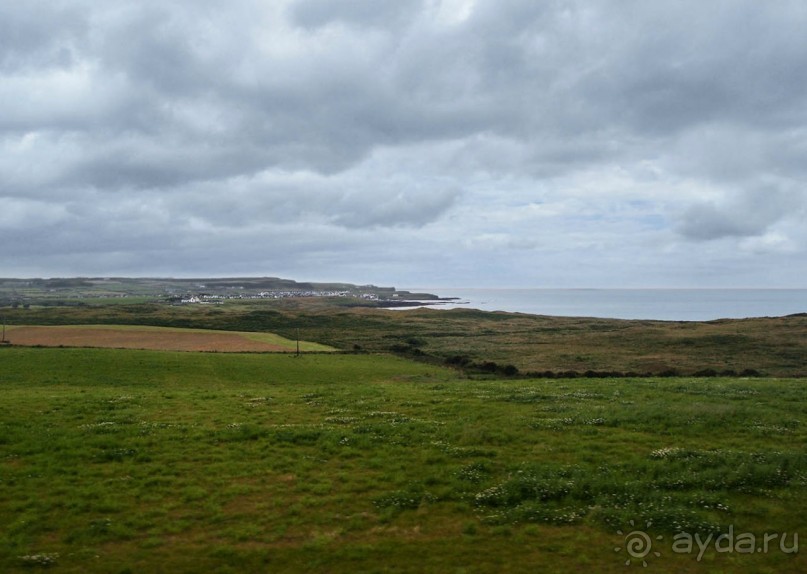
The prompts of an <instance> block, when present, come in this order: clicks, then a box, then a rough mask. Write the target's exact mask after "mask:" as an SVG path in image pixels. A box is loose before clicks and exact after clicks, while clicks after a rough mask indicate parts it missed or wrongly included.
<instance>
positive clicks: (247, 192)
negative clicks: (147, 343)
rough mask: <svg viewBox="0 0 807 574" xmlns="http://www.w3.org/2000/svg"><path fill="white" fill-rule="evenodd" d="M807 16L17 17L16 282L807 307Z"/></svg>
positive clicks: (785, 8)
mask: <svg viewBox="0 0 807 574" xmlns="http://www.w3.org/2000/svg"><path fill="white" fill-rule="evenodd" d="M805 30H807V3H805V2H803V0H794V1H787V0H781V1H776V2H759V1H758V0H747V1H743V0H726V1H720V0H714V1H710V2H702V1H694V0H693V1H686V0H675V1H664V0H659V1H653V2H648V1H644V0H618V1H617V0H613V1H610V2H609V1H604V0H596V1H594V0H590V1H585V0H580V1H564V0H556V1H545V2H544V1H542V2H536V1H534V0H396V1H395V2H379V1H378V0H341V1H339V0H284V1H278V0H273V1H272V2H263V1H257V0H255V1H251V0H230V1H229V2H226V3H222V2H212V1H204V0H193V1H191V0H180V1H175V2H165V1H164V0H160V1H150V0H140V1H138V2H122V1H116V0H105V1H103V2H98V1H96V0H71V1H59V0H47V1H44V0H41V1H40V0H27V1H25V2H4V3H2V4H0V245H1V246H2V248H0V275H3V276H58V275H62V276H65V275H67V276H75V275H171V276H215V275H219V276H220V275H278V276H285V277H290V278H295V279H299V280H326V281H327V280H341V281H350V282H356V283H364V282H374V283H379V284H385V285H388V284H394V285H397V286H399V287H406V286H535V287H555V286H569V287H573V286H587V287H620V286H633V287H642V286H672V287H698V286H724V287H732V286H757V287H781V286H790V287H804V286H805V279H804V278H807V257H805V256H806V255H807V225H805V223H807V221H806V220H807V188H805V181H807V161H805V159H806V158H807V97H805V95H807V74H805V70H807V34H805V32H804V31H805Z"/></svg>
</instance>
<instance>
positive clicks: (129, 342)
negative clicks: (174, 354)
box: [7, 325, 333, 353]
mask: <svg viewBox="0 0 807 574" xmlns="http://www.w3.org/2000/svg"><path fill="white" fill-rule="evenodd" d="M7 338H8V339H9V340H10V341H11V342H12V343H13V344H14V345H21V346H43V347H60V346H61V347H101V348H118V349H152V350H166V351H217V352H230V353H238V352H292V351H295V350H296V342H295V341H291V340H289V339H285V338H283V337H280V336H279V335H275V334H274V333H246V332H236V331H213V330H204V329H177V328H167V327H147V326H133V325H67V326H32V325H21V326H14V327H9V328H8V333H7ZM300 350H301V351H304V352H312V351H332V350H333V349H332V348H331V347H327V346H325V345H319V344H317V343H309V342H307V341H300Z"/></svg>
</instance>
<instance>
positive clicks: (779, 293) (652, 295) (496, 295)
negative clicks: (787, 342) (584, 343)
mask: <svg viewBox="0 0 807 574" xmlns="http://www.w3.org/2000/svg"><path fill="white" fill-rule="evenodd" d="M411 290H412V291H421V292H424V291H425V292H428V293H434V294H436V295H439V296H440V297H459V298H460V301H458V302H455V303H449V304H446V305H440V306H439V307H437V308H442V309H451V308H455V307H461V308H472V309H482V310H485V311H511V312H518V313H532V314H536V315H556V316H564V317H603V318H613V319H659V320H665V321H709V320H712V319H727V318H733V319H740V318H745V317H778V316H782V315H790V314H793V313H807V289H465V288H463V289H434V288H432V289H429V288H425V287H422V288H417V289H411Z"/></svg>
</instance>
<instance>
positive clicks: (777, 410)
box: [0, 347, 807, 573]
mask: <svg viewBox="0 0 807 574" xmlns="http://www.w3.org/2000/svg"><path fill="white" fill-rule="evenodd" d="M804 383H805V381H804V380H801V379H772V378H754V379H740V378H719V377H718V378H708V379H698V378H687V377H678V378H670V379H657V378H655V379H654V378H633V379H626V378H615V379H608V378H605V379H596V380H590V379H574V380H543V379H511V380H494V379H488V380H471V379H468V378H464V377H462V376H461V375H460V374H458V373H457V372H456V371H454V370H449V369H445V368H443V367H439V366H434V365H429V364H422V363H416V362H411V361H406V360H403V359H399V358H394V357H391V356H387V355H344V354H324V355H304V356H302V357H299V358H295V357H293V356H286V355H271V354H210V353H187V352H186V353H173V352H156V351H131V350H112V349H94V350H93V349H44V348H33V349H23V348H14V347H11V348H0V392H2V401H0V571H2V572H16V571H32V570H36V569H38V568H40V567H44V566H47V565H48V564H50V563H52V564H51V565H50V571H53V572H207V571H211V572H213V571H215V572H301V571H309V572H574V571H591V572H625V571H630V568H628V567H626V564H625V562H626V558H630V556H629V555H627V554H626V552H627V543H628V540H627V539H626V536H625V535H624V534H619V533H618V531H622V532H623V533H626V534H627V533H628V532H629V531H630V530H642V531H646V532H647V533H648V536H651V538H652V540H653V541H654V546H653V551H654V552H656V551H657V552H658V553H659V556H656V555H655V553H654V552H651V553H649V554H648V555H647V556H646V557H645V558H644V559H645V561H646V562H647V563H648V567H647V571H657V572H749V573H750V572H794V573H795V572H804V571H807V559H805V558H804V553H798V552H792V550H793V542H794V540H793V534H794V533H797V532H800V533H802V534H803V533H804V532H807V519H805V518H804V513H803V500H804V496H805V493H806V492H807V455H805V440H806V439H807V429H806V428H805V425H804V420H805V417H807V401H806V400H805V399H807V390H806V387H805V384H804ZM631 521H633V526H631ZM648 522H650V523H651V526H649V527H648V526H647V523H648ZM679 532H684V533H687V534H690V535H692V536H694V535H695V534H697V535H698V536H700V537H702V539H703V540H704V541H705V540H710V541H711V543H710V545H707V547H705V551H704V552H703V553H702V554H701V555H700V556H699V550H698V547H697V546H695V547H694V548H693V550H692V552H690V553H685V552H682V551H681V548H680V547H679V548H678V551H674V550H673V547H672V544H673V539H674V536H675V535H676V533H679ZM729 532H731V533H732V536H734V537H737V536H740V537H739V538H737V542H738V545H737V547H736V548H732V549H731V550H732V551H731V552H717V551H716V549H715V545H714V539H715V536H716V535H719V534H720V533H729ZM774 533H775V534H776V535H779V536H780V538H781V535H784V534H785V533H787V535H786V538H785V541H786V544H785V545H784V551H783V550H782V547H780V546H779V540H776V541H775V542H771V544H770V547H769V548H767V549H766V551H765V552H756V551H755V550H756V548H751V550H752V552H751V553H746V552H744V551H745V550H748V546H741V545H740V544H739V542H740V540H742V541H744V542H747V541H748V540H749V536H751V534H753V535H754V536H755V540H756V541H757V545H758V546H757V548H759V549H760V550H762V547H761V543H762V540H763V537H764V535H765V534H768V535H772V534H774ZM709 536H711V537H712V538H708V537H709ZM656 537H662V538H663V539H662V540H659V539H657V538H656ZM727 540H729V539H728V538H724V539H723V541H724V544H723V547H725V546H726V544H725V542H726V541H727ZM617 548H619V550H620V551H616V549H617ZM629 566H630V567H632V568H639V569H642V564H641V560H638V559H633V560H631V562H630V564H629Z"/></svg>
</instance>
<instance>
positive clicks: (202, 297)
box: [179, 290, 378, 305]
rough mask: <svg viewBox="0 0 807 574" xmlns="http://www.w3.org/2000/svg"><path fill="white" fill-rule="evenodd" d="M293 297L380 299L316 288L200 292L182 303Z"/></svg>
mask: <svg viewBox="0 0 807 574" xmlns="http://www.w3.org/2000/svg"><path fill="white" fill-rule="evenodd" d="M292 297H357V298H359V299H364V300H367V301H378V295H377V294H375V293H356V292H353V291H314V290H293V291H261V292H260V293H250V294H247V293H235V294H227V295H221V294H217V295H211V294H199V295H188V296H186V297H183V298H181V299H180V301H179V302H180V303H181V304H186V305H191V304H199V303H201V304H216V303H221V302H222V301H224V300H227V299H287V298H292Z"/></svg>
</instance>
